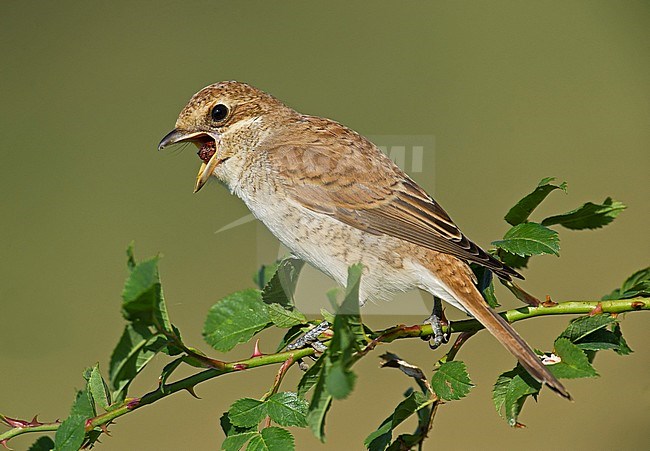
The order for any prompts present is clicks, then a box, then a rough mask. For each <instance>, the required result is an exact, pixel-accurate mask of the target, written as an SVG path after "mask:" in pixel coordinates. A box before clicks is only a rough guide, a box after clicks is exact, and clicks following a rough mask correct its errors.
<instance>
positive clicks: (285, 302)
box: [262, 257, 305, 308]
mask: <svg viewBox="0 0 650 451" xmlns="http://www.w3.org/2000/svg"><path fill="white" fill-rule="evenodd" d="M304 264H305V262H304V261H302V260H300V259H297V258H293V257H290V258H286V259H284V260H282V261H281V262H280V263H279V264H278V266H277V268H276V271H275V273H274V274H273V277H271V280H269V282H268V283H267V284H266V286H265V287H264V290H263V291H262V298H263V299H264V302H265V303H267V304H280V305H281V306H283V307H285V308H290V307H293V296H294V293H295V291H296V285H297V284H298V277H299V276H300V271H301V269H302V267H303V266H304Z"/></svg>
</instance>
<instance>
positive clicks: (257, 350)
mask: <svg viewBox="0 0 650 451" xmlns="http://www.w3.org/2000/svg"><path fill="white" fill-rule="evenodd" d="M263 355H264V354H262V351H260V339H259V338H258V339H257V340H256V341H255V349H253V355H251V359H252V358H253V357H260V356H263Z"/></svg>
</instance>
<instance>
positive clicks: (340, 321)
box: [329, 265, 364, 365]
mask: <svg viewBox="0 0 650 451" xmlns="http://www.w3.org/2000/svg"><path fill="white" fill-rule="evenodd" d="M362 270H363V267H362V266H361V265H353V266H350V268H349V269H348V282H347V288H346V295H345V298H344V299H343V302H342V303H341V305H340V306H339V307H338V309H337V311H336V316H335V317H334V323H333V326H332V330H333V332H334V335H333V337H332V342H331V344H330V348H329V349H330V353H329V355H330V357H331V359H332V361H335V360H338V359H343V360H344V361H345V364H346V365H347V363H348V361H349V359H350V357H351V356H352V354H353V353H354V352H355V351H357V350H359V349H360V347H359V341H360V340H363V339H364V331H363V328H362V326H361V313H360V311H359V285H360V283H361V272H362Z"/></svg>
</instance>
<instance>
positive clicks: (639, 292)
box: [602, 267, 650, 301]
mask: <svg viewBox="0 0 650 451" xmlns="http://www.w3.org/2000/svg"><path fill="white" fill-rule="evenodd" d="M637 296H642V297H650V267H648V268H644V269H641V270H639V271H637V272H635V273H634V274H632V275H631V276H630V277H628V278H627V279H626V280H625V282H623V285H622V286H621V288H617V289H616V290H614V291H612V292H611V293H610V294H608V295H606V296H603V297H602V300H603V301H609V300H616V299H630V298H634V297H637Z"/></svg>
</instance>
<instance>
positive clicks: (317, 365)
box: [298, 356, 325, 397]
mask: <svg viewBox="0 0 650 451" xmlns="http://www.w3.org/2000/svg"><path fill="white" fill-rule="evenodd" d="M324 370H325V358H323V357H322V356H321V357H320V358H319V359H318V360H316V362H314V364H313V365H312V366H311V367H309V369H308V370H307V371H305V374H303V375H302V378H300V382H299V383H298V395H299V396H303V397H304V396H305V395H306V394H307V392H309V390H311V389H312V387H313V386H314V385H316V383H317V382H318V379H319V378H320V377H321V373H322V372H323V371H324Z"/></svg>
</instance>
